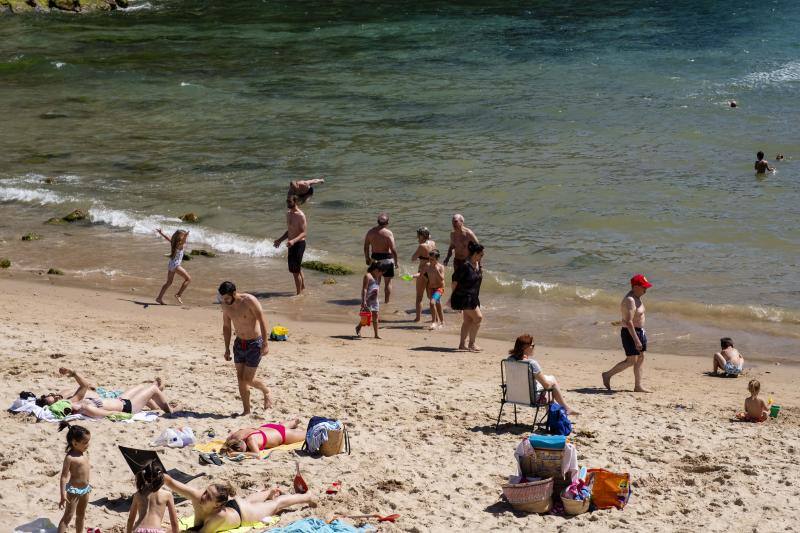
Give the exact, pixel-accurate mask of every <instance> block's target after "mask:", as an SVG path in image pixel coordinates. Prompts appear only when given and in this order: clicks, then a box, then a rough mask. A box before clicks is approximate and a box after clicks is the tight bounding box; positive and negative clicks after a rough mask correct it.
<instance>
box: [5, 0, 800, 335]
mask: <svg viewBox="0 0 800 533" xmlns="http://www.w3.org/2000/svg"><path fill="white" fill-rule="evenodd" d="M639 4H640V3H639V2H605V3H603V4H602V5H599V4H598V5H591V6H586V5H584V4H583V3H580V2H574V3H570V2H567V3H564V2H539V3H536V4H535V5H532V4H530V3H527V4H518V3H514V2H511V3H509V2H498V3H494V4H491V3H486V2H482V3H473V2H460V3H450V2H448V3H443V2H427V3H419V5H417V4H415V3H413V4H412V3H404V4H396V5H390V4H388V3H380V2H260V3H255V2H245V1H228V2H224V3H221V2H202V1H151V2H148V3H144V2H139V3H135V4H134V7H135V9H133V10H129V11H127V12H118V13H114V14H110V15H97V16H81V17H74V16H31V17H3V18H0V116H2V117H3V118H2V120H3V127H2V128H0V146H2V155H0V200H2V201H3V204H1V205H2V206H3V207H2V209H3V211H4V212H7V213H11V212H12V211H13V210H14V209H15V208H18V207H22V205H21V204H24V205H25V206H26V208H27V206H30V205H40V204H41V205H42V212H43V213H44V212H47V213H50V212H52V211H64V210H68V209H70V208H72V207H73V206H83V207H90V210H91V215H92V218H93V220H94V221H95V222H96V223H98V224H104V225H107V226H109V227H116V228H120V229H124V230H126V231H132V232H134V233H142V234H144V233H147V232H150V231H151V229H152V227H153V226H154V225H162V226H164V227H165V228H167V229H173V228H175V227H178V225H179V223H178V222H177V221H176V220H175V217H176V216H178V215H180V214H181V213H184V212H187V211H194V212H196V213H198V214H199V215H200V216H201V218H202V221H201V225H200V226H199V227H197V228H195V229H193V234H192V235H193V237H192V238H193V239H194V240H195V242H205V243H206V244H208V245H209V246H213V247H215V248H217V249H218V250H220V251H224V252H233V253H239V254H245V255H252V256H257V257H270V256H272V255H274V254H276V253H277V254H283V253H284V252H283V251H275V250H274V249H273V248H272V246H271V240H272V239H274V238H275V237H277V236H278V235H279V234H280V233H281V232H282V231H283V223H284V222H283V220H284V218H283V199H284V195H285V189H286V184H287V182H288V181H289V180H290V179H297V178H301V177H317V176H321V175H324V176H325V177H326V179H327V183H326V184H324V185H322V186H320V187H319V188H318V191H317V194H316V196H315V198H314V200H313V201H312V202H311V203H310V204H309V205H308V206H307V209H306V212H307V214H308V217H309V222H310V237H309V248H310V253H311V255H313V256H317V257H327V258H332V259H337V260H340V261H345V262H349V263H351V264H353V265H360V264H361V263H360V261H361V260H360V251H361V239H362V237H363V234H364V232H365V231H366V230H367V229H368V228H369V227H370V226H371V224H372V223H373V221H374V218H375V216H376V214H377V213H378V212H380V211H384V210H385V211H388V212H389V213H390V214H391V216H392V228H393V229H394V231H395V234H396V236H397V238H398V243H399V246H400V252H401V258H402V259H405V258H407V257H409V256H410V255H411V253H412V251H413V248H412V246H413V243H414V242H415V241H414V230H415V229H416V227H418V226H420V225H426V226H429V227H430V228H431V230H432V232H433V234H434V238H435V239H436V240H437V242H438V243H439V245H440V247H442V248H443V249H444V248H446V242H447V232H448V231H449V220H450V216H451V214H452V213H454V212H460V213H463V214H464V216H465V217H466V220H467V225H468V226H470V227H471V228H472V229H473V230H474V231H475V232H476V233H477V234H478V236H479V237H480V238H481V240H482V241H483V242H484V243H486V244H487V245H488V251H487V256H486V267H487V268H489V269H490V270H491V271H492V272H493V274H494V277H495V279H496V281H492V282H491V283H489V284H488V286H487V291H489V293H495V294H496V295H497V298H516V297H517V296H516V295H518V294H520V293H521V294H523V295H525V296H527V297H530V298H532V299H539V300H541V299H544V300H548V299H549V300H552V301H555V302H561V303H576V304H580V305H592V304H597V305H601V306H609V305H610V306H611V308H612V309H615V306H616V300H617V299H618V297H619V293H620V292H621V291H623V290H624V286H625V282H626V280H627V279H628V278H629V277H630V275H631V274H632V273H633V272H638V271H642V272H646V273H647V274H648V276H649V278H650V279H651V280H652V281H653V282H654V283H655V284H656V292H654V293H653V294H652V295H651V299H652V300H654V301H658V302H661V305H662V306H663V307H662V309H663V310H665V311H669V312H672V313H677V314H681V313H682V314H685V315H686V316H690V317H697V316H702V315H703V314H704V313H706V312H711V313H712V314H714V315H715V316H716V317H717V318H724V317H726V316H730V317H735V318H738V319H742V320H753V321H767V322H776V323H783V324H786V327H787V328H793V329H791V331H793V332H794V333H793V334H794V335H800V331H796V330H797V329H798V324H800V312H799V311H798V308H800V306H798V304H797V297H798V294H800V291H798V289H797V287H798V286H800V274H798V272H799V270H798V257H799V256H800V254H798V252H800V235H798V232H797V231H796V229H795V226H796V223H797V218H798V214H799V213H798V211H800V208H799V207H798V206H800V193H798V178H797V176H798V170H799V168H800V167H799V164H798V160H799V159H798V158H800V144H799V143H798V140H797V139H798V127H797V124H798V123H800V121H799V119H800V108H798V107H797V105H796V104H797V102H798V101H800V99H799V97H800V34H798V32H797V31H796V28H797V27H800V5H797V4H795V3H792V2H767V3H763V4H758V5H752V6H740V5H736V6H732V5H730V3H727V2H704V3H702V4H701V5H697V4H696V3H691V2H671V3H662V4H657V5H655V6H650V7H647V6H641V5H639ZM730 99H736V100H737V101H738V103H739V107H738V108H736V109H731V108H729V107H728V105H727V102H728V101H729V100H730ZM759 149H762V150H764V151H765V152H766V153H767V157H768V159H770V161H772V162H773V163H774V156H775V154H776V153H778V152H780V153H785V154H786V155H787V160H786V161H783V162H779V163H777V166H778V169H779V170H778V173H777V174H775V175H770V176H768V177H767V178H766V179H762V180H759V179H756V178H755V177H754V175H753V170H752V165H753V160H754V154H755V152H756V151H757V150H759ZM45 177H51V178H56V182H55V183H53V184H45V183H42V181H43V179H44V178H45ZM56 206H57V207H56ZM47 216H50V215H49V214H48V215H47ZM90 260H91V258H90ZM409 268H410V267H409ZM656 295H658V296H656ZM665 301H666V302H668V303H664V302H665ZM654 303H655V302H654ZM712 304H713V307H709V305H712ZM614 313H615V311H614ZM612 314H613V313H612Z"/></svg>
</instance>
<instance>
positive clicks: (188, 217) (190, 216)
mask: <svg viewBox="0 0 800 533" xmlns="http://www.w3.org/2000/svg"><path fill="white" fill-rule="evenodd" d="M181 220H183V221H184V222H188V223H189V224H197V223H198V222H199V221H200V217H198V216H197V215H195V214H194V213H186V214H184V215H183V216H182V217H181Z"/></svg>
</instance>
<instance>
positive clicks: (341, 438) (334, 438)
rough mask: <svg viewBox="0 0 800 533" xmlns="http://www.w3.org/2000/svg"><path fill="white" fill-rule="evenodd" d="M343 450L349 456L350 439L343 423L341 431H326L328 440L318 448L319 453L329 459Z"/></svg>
mask: <svg viewBox="0 0 800 533" xmlns="http://www.w3.org/2000/svg"><path fill="white" fill-rule="evenodd" d="M343 449H344V450H346V451H347V455H350V437H349V435H348V434H347V426H345V425H344V423H342V429H336V430H332V431H328V440H327V441H325V442H324V443H322V446H320V447H319V453H321V454H322V455H324V456H325V457H330V456H331V455H337V454H340V453H342V450H343Z"/></svg>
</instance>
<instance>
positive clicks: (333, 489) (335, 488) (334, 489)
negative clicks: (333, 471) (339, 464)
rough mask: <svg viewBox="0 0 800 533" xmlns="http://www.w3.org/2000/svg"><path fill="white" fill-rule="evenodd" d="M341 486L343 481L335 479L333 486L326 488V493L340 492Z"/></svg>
mask: <svg viewBox="0 0 800 533" xmlns="http://www.w3.org/2000/svg"><path fill="white" fill-rule="evenodd" d="M341 488H342V482H341V481H334V482H333V483H331V486H330V487H328V488H327V489H326V490H325V494H336V493H337V492H339V489H341Z"/></svg>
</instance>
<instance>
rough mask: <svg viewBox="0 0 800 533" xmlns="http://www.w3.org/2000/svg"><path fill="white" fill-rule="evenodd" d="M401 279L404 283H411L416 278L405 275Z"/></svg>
mask: <svg viewBox="0 0 800 533" xmlns="http://www.w3.org/2000/svg"><path fill="white" fill-rule="evenodd" d="M400 279H402V280H403V281H411V280H412V279H414V276H412V275H411V274H403V275H402V276H400Z"/></svg>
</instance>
